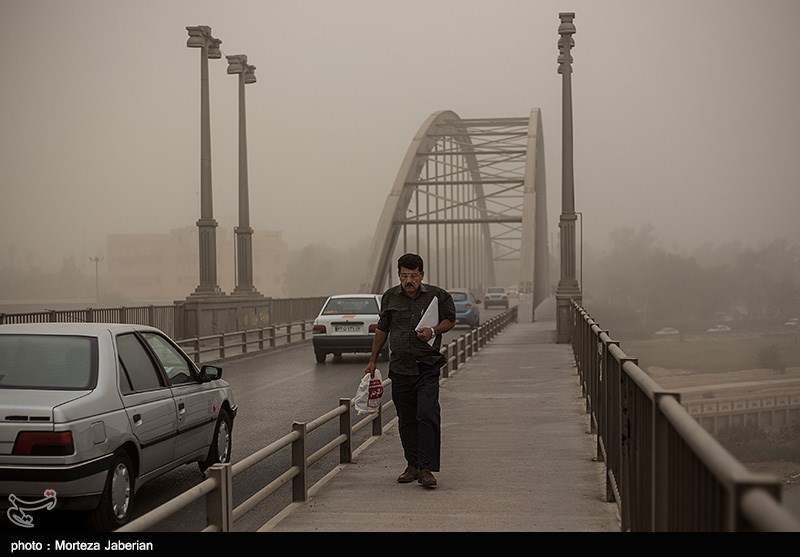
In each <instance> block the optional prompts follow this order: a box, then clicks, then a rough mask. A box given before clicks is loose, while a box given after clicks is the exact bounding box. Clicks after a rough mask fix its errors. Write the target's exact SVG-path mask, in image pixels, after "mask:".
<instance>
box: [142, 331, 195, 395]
mask: <svg viewBox="0 0 800 557" xmlns="http://www.w3.org/2000/svg"><path fill="white" fill-rule="evenodd" d="M141 335H142V337H144V339H145V340H146V341H147V344H149V345H150V348H152V349H153V352H155V353H156V356H157V357H158V359H159V360H160V361H161V365H162V366H164V371H166V372H167V379H169V384H170V385H179V384H181V383H189V382H193V381H194V376H193V374H192V367H191V365H190V364H189V362H187V361H186V358H184V357H183V355H182V354H181V353H180V352H179V351H178V350H177V349H176V348H175V347H174V346H172V345H171V344H170V343H169V341H168V340H167V339H165V338H164V337H162V336H161V335H159V334H157V333H141Z"/></svg>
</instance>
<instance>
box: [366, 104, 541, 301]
mask: <svg viewBox="0 0 800 557" xmlns="http://www.w3.org/2000/svg"><path fill="white" fill-rule="evenodd" d="M409 251H411V252H415V253H419V254H420V255H421V256H422V257H423V258H424V259H425V262H426V281H429V282H431V283H433V284H437V285H439V286H442V287H444V288H456V287H465V288H470V289H472V290H473V291H475V292H476V293H478V294H480V293H481V292H482V291H483V289H484V288H485V287H487V286H491V285H495V284H498V282H499V284H501V285H507V284H508V283H510V282H517V283H518V284H519V288H520V291H521V292H522V294H523V295H524V296H529V297H530V298H531V299H532V302H533V308H534V309H535V307H536V306H537V305H538V304H539V303H540V302H541V301H542V300H544V298H546V297H547V296H548V295H549V292H550V286H549V269H548V267H549V254H548V243H547V203H546V194H545V172H544V143H543V137H542V122H541V112H540V110H539V109H538V108H534V109H533V110H532V111H531V113H530V115H529V116H527V117H511V118H476V119H462V118H461V117H459V116H458V114H456V113H455V112H453V111H451V110H443V111H439V112H434V113H433V114H431V115H430V116H429V117H428V118H427V119H426V120H425V121H424V122H423V124H422V125H421V126H420V127H419V130H418V131H417V133H416V135H415V136H414V139H413V140H412V141H411V144H410V145H409V147H408V150H407V151H406V154H405V157H404V158H403V161H402V163H401V165H400V169H399V170H398V173H397V176H396V178H395V181H394V184H393V185H392V189H391V191H390V192H389V195H388V197H387V199H386V202H385V204H384V207H383V211H382V212H381V216H380V219H379V221H378V224H377V227H376V231H375V235H374V237H373V244H372V249H371V253H370V259H369V264H368V265H367V267H366V268H367V271H366V275H365V278H364V280H363V281H362V284H361V290H362V291H363V292H376V293H380V292H383V290H385V289H386V288H387V287H388V286H389V285H391V284H394V283H396V269H395V268H394V264H395V261H396V260H397V257H399V256H400V255H401V254H402V253H405V252H409Z"/></svg>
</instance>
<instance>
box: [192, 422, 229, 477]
mask: <svg viewBox="0 0 800 557" xmlns="http://www.w3.org/2000/svg"><path fill="white" fill-rule="evenodd" d="M232 430H233V421H232V420H231V417H230V416H229V415H228V412H226V411H225V410H220V411H219V417H218V418H217V425H216V426H215V427H214V437H213V438H212V439H211V447H209V449H208V457H207V458H206V459H205V460H204V461H202V462H199V463H198V464H199V466H200V470H201V471H202V472H205V471H206V470H208V468H209V467H211V466H212V465H214V464H219V463H225V462H230V461H231V444H232V441H233V437H232V435H231V433H232Z"/></svg>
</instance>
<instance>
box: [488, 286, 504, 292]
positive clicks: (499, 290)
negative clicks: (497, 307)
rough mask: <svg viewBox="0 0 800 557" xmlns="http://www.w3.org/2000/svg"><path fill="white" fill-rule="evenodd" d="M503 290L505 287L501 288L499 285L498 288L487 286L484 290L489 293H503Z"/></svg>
mask: <svg viewBox="0 0 800 557" xmlns="http://www.w3.org/2000/svg"><path fill="white" fill-rule="evenodd" d="M505 291H506V289H505V288H502V287H500V288H498V287H489V288H488V289H487V290H486V292H488V293H489V294H503V293H504V292H505Z"/></svg>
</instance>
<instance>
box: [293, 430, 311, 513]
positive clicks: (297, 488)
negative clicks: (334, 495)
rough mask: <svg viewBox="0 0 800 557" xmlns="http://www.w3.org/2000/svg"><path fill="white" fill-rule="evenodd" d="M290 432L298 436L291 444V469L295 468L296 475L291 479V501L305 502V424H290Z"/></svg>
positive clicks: (306, 479) (306, 474)
mask: <svg viewBox="0 0 800 557" xmlns="http://www.w3.org/2000/svg"><path fill="white" fill-rule="evenodd" d="M292 431H296V432H298V433H299V434H300V437H298V438H297V440H296V441H293V442H292V467H294V466H297V468H298V469H299V472H298V474H297V475H296V476H295V477H294V478H292V501H294V502H298V501H305V500H306V499H308V461H307V460H306V437H307V435H308V430H307V429H306V423H305V422H294V423H292Z"/></svg>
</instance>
